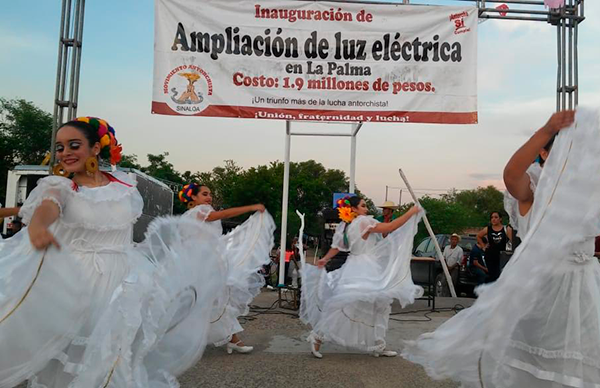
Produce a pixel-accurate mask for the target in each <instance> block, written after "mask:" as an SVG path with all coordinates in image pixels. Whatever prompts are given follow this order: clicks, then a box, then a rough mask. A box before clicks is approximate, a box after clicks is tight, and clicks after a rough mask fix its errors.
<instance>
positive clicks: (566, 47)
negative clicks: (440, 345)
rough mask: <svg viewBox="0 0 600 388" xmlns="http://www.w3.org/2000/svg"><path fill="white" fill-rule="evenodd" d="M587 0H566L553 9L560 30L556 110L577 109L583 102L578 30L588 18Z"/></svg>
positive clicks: (553, 21)
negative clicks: (585, 7)
mask: <svg viewBox="0 0 600 388" xmlns="http://www.w3.org/2000/svg"><path fill="white" fill-rule="evenodd" d="M583 3H584V0H566V1H565V5H564V7H562V8H560V9H557V10H553V11H552V13H551V15H550V18H549V22H550V23H551V24H552V25H555V26H556V31H557V39H556V43H557V45H556V46H557V59H558V61H557V77H556V110H557V111H561V110H566V109H575V107H577V105H578V104H579V62H578V52H577V43H578V31H579V23H580V22H581V21H583V20H584V15H583Z"/></svg>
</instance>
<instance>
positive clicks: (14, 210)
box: [0, 207, 21, 218]
mask: <svg viewBox="0 0 600 388" xmlns="http://www.w3.org/2000/svg"><path fill="white" fill-rule="evenodd" d="M19 210H21V208H20V207H5V208H2V209H0V218H5V217H12V216H17V215H19Z"/></svg>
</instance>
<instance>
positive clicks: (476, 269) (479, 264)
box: [469, 236, 488, 285]
mask: <svg viewBox="0 0 600 388" xmlns="http://www.w3.org/2000/svg"><path fill="white" fill-rule="evenodd" d="M487 245H488V241H487V237H485V236H483V237H482V238H481V241H477V245H475V246H474V247H473V249H472V250H471V255H470V256H469V268H470V269H471V272H472V273H473V274H474V275H475V276H476V277H477V285H480V284H483V283H486V280H487V278H488V268H487V265H486V264H485V259H484V256H485V250H486V248H487Z"/></svg>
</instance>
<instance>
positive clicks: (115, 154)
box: [109, 132, 123, 165]
mask: <svg viewBox="0 0 600 388" xmlns="http://www.w3.org/2000/svg"><path fill="white" fill-rule="evenodd" d="M109 134H110V164H113V165H114V164H117V163H119V162H120V161H121V153H122V152H123V147H122V146H121V145H120V144H117V139H115V137H114V136H113V135H112V133H110V132H109Z"/></svg>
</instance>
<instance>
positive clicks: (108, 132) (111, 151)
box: [75, 117, 123, 167]
mask: <svg viewBox="0 0 600 388" xmlns="http://www.w3.org/2000/svg"><path fill="white" fill-rule="evenodd" d="M75 121H82V122H84V123H88V124H89V125H91V126H92V127H93V128H94V129H96V130H97V131H98V138H100V157H101V158H102V159H104V160H108V161H110V164H111V165H113V166H114V165H116V164H117V163H119V162H120V161H121V154H122V152H123V147H122V146H121V144H119V142H118V141H117V138H116V136H115V129H114V128H113V127H111V126H110V125H109V124H108V123H107V122H106V121H105V120H102V119H99V118H97V117H77V118H76V119H75ZM91 167H93V166H91Z"/></svg>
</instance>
